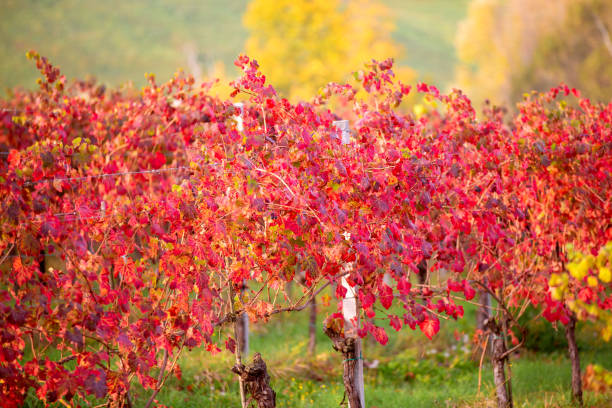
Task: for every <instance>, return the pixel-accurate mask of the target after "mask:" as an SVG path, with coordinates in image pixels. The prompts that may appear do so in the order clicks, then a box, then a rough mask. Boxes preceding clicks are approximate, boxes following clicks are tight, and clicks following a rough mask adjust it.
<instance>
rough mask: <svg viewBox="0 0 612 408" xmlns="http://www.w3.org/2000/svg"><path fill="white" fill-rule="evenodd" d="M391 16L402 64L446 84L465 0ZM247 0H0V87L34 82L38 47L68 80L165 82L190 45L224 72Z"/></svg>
mask: <svg viewBox="0 0 612 408" xmlns="http://www.w3.org/2000/svg"><path fill="white" fill-rule="evenodd" d="M383 3H385V4H386V5H388V6H389V8H390V9H391V11H392V14H393V15H394V16H395V17H396V23H397V30H396V32H395V33H394V36H395V39H396V40H397V41H398V42H399V43H400V44H401V45H402V46H403V48H404V51H405V53H404V56H403V58H402V60H401V62H402V63H403V64H407V65H410V66H412V67H414V68H415V69H417V70H418V71H419V72H420V73H421V74H422V76H423V77H424V78H425V79H427V80H430V81H433V82H434V83H436V84H439V85H444V84H446V83H447V82H448V81H449V80H450V78H451V76H452V73H453V70H452V66H453V65H454V63H455V56H454V46H453V37H454V32H455V28H456V24H457V21H458V20H460V19H461V18H462V17H463V16H464V14H465V8H466V4H467V0H384V1H383ZM246 4H247V0H232V1H230V2H221V1H200V0H180V1H173V2H170V1H166V0H131V1H120V0H105V1H93V0H90V1H85V0H5V1H4V2H3V4H2V11H1V12H0V13H1V14H0V22H1V24H0V35H1V36H2V39H3V41H2V43H0V60H1V61H2V62H1V63H0V89H6V88H8V87H14V86H18V85H19V86H24V87H27V88H33V87H35V86H36V85H35V81H36V78H37V77H38V74H37V72H36V70H35V69H34V66H33V64H32V63H31V62H30V61H27V60H26V58H25V52H26V51H28V50H30V49H35V50H37V51H38V52H39V53H40V54H41V55H44V56H47V57H48V58H50V60H51V61H52V62H54V63H55V64H57V65H59V66H60V68H61V69H62V72H63V73H64V74H66V76H67V77H68V78H84V77H86V76H88V75H93V76H95V77H96V78H97V79H98V80H99V81H101V82H103V83H107V84H110V85H114V86H115V85H120V84H123V83H126V82H128V81H131V82H133V83H134V84H135V85H136V86H140V85H143V84H144V83H145V78H144V73H145V72H152V73H155V74H156V75H157V76H158V78H159V79H160V80H166V79H168V78H169V77H170V76H171V75H172V74H173V73H174V72H175V71H176V70H177V68H179V67H183V68H185V67H186V65H187V64H186V56H185V52H184V50H183V47H184V45H185V44H192V45H193V46H194V48H195V49H196V50H197V52H198V57H199V60H200V62H201V63H202V65H203V69H204V70H206V69H207V67H208V66H210V65H211V64H212V63H213V62H214V61H217V60H220V61H223V62H224V63H225V65H226V66H227V67H228V68H230V69H231V66H232V62H233V60H234V58H235V57H236V56H237V55H238V54H239V53H240V52H241V51H243V46H244V42H245V39H246V36H247V32H246V30H245V29H244V27H243V26H242V14H243V13H244V10H245V7H246Z"/></svg>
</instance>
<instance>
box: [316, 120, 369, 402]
mask: <svg viewBox="0 0 612 408" xmlns="http://www.w3.org/2000/svg"><path fill="white" fill-rule="evenodd" d="M333 125H334V126H335V127H336V128H338V130H340V132H341V133H340V138H341V141H342V144H348V143H350V140H351V139H350V127H349V121H348V120H338V121H334V122H333ZM346 239H347V240H350V234H348V233H347V234H346ZM351 267H352V265H351V264H347V265H345V268H344V270H345V271H348V270H350V268H351ZM340 284H341V285H342V286H343V287H344V288H345V289H346V294H345V296H344V299H343V300H342V316H343V318H344V330H343V331H340V330H338V328H337V327H334V326H333V325H331V326H326V327H325V334H327V336H328V337H329V338H330V339H331V340H332V343H333V346H334V349H335V350H337V351H339V352H341V353H342V356H343V358H344V360H343V364H342V365H343V372H344V373H343V376H342V377H343V381H344V388H345V390H346V397H347V399H348V403H349V407H350V408H365V394H364V387H363V356H362V350H361V339H360V338H359V336H358V335H357V328H358V327H359V313H358V311H359V304H358V302H359V300H358V299H359V298H358V293H359V288H358V287H357V286H351V285H349V283H348V281H347V280H346V278H345V277H343V278H342V279H341V282H340Z"/></svg>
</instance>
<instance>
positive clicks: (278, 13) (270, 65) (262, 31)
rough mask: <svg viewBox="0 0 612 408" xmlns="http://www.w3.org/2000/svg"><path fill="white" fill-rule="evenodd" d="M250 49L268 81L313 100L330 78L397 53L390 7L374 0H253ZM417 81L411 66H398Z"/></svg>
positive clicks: (293, 95)
mask: <svg viewBox="0 0 612 408" xmlns="http://www.w3.org/2000/svg"><path fill="white" fill-rule="evenodd" d="M243 21H244V24H245V26H246V28H247V29H248V30H249V32H250V36H249V38H248V40H247V42H246V52H247V54H248V55H249V56H251V57H253V58H255V59H257V61H258V62H259V64H260V66H261V68H262V71H263V72H264V73H265V74H266V76H267V77H268V78H269V81H270V83H272V84H273V85H274V87H275V88H276V89H277V90H279V91H280V92H281V93H282V94H283V95H285V96H287V97H290V98H292V99H306V98H308V99H309V98H312V97H313V96H315V95H316V93H317V91H318V89H320V88H321V87H322V86H324V85H326V84H327V83H329V82H341V81H346V80H347V79H349V78H350V74H351V72H352V71H355V70H357V69H359V68H361V67H363V63H364V62H367V61H370V60H371V59H376V60H383V59H386V58H389V57H394V58H395V59H396V60H397V57H398V56H399V53H400V48H399V47H398V46H397V45H396V44H395V43H394V42H393V40H392V38H391V33H392V32H393V29H394V23H393V20H392V19H391V15H390V13H389V10H388V9H387V8H386V7H385V6H383V5H382V4H380V3H378V2H376V1H374V0H354V1H350V2H344V1H340V0H276V1H270V0H253V1H251V3H250V4H249V6H248V8H247V10H246V13H245V15H244V18H243ZM396 74H397V75H398V77H400V78H401V79H403V80H405V81H407V80H413V79H414V78H415V75H414V72H413V71H412V70H410V69H406V68H404V69H396Z"/></svg>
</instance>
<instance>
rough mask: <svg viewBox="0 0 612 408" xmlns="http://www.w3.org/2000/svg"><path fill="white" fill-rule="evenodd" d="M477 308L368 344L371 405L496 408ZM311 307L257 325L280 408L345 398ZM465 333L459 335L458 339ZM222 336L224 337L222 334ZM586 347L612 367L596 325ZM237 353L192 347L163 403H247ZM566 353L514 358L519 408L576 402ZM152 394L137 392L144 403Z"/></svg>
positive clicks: (590, 356) (255, 339) (591, 400)
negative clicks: (482, 357)
mask: <svg viewBox="0 0 612 408" xmlns="http://www.w3.org/2000/svg"><path fill="white" fill-rule="evenodd" d="M473 312H474V311H473V310H472V309H470V308H467V315H466V318H465V319H463V320H460V321H457V322H454V321H447V322H443V327H442V328H441V331H440V333H439V335H438V336H437V337H436V338H434V340H433V341H429V340H427V339H426V338H425V336H424V335H423V334H422V333H420V332H419V331H416V332H413V331H411V330H402V331H401V332H399V333H395V332H393V333H392V334H391V336H390V342H389V344H388V345H387V346H386V347H383V346H380V345H378V344H375V343H374V342H372V341H371V340H369V339H366V341H365V342H364V358H365V360H366V362H368V363H369V362H371V361H372V360H375V359H376V360H378V361H379V365H378V367H377V368H375V369H367V368H366V371H365V391H366V402H367V406H368V407H378V408H382V407H407V406H410V407H423V408H430V407H441V408H442V407H444V408H449V407H461V408H467V407H483V408H484V407H490V406H494V404H495V394H494V388H493V379H492V373H491V367H490V365H489V364H488V363H485V364H484V365H483V367H482V383H481V387H480V393H478V377H479V366H478V363H477V360H478V357H479V356H473V355H472V352H471V350H470V349H469V342H468V343H466V342H464V341H465V340H464V337H465V336H464V334H469V333H471V331H470V330H471V329H470V327H471V325H472V322H473V321H474V315H473ZM307 318H308V315H307V312H302V313H297V314H293V315H290V316H289V315H285V316H277V317H276V318H274V319H273V320H272V321H271V322H270V323H269V324H266V325H261V324H256V325H255V327H254V332H252V336H251V350H252V351H259V352H260V353H261V354H262V356H263V357H264V359H265V360H266V362H267V364H268V368H269V371H270V374H271V377H272V386H273V388H274V389H275V390H276V392H277V404H278V405H277V406H278V407H298V408H300V407H303V408H306V407H328V406H329V407H330V406H338V404H339V403H340V402H341V401H342V398H343V392H344V389H343V386H342V382H341V381H342V380H341V375H342V373H341V358H340V356H338V355H337V353H334V352H333V350H332V349H331V346H330V342H329V340H328V339H327V338H326V337H325V336H324V334H323V333H322V331H321V330H320V331H319V332H318V338H317V341H318V343H317V355H316V357H314V358H312V359H311V358H309V357H308V356H307V355H306V347H307V327H308V324H307ZM456 335H457V337H459V340H457V339H456V338H455V336H456ZM221 338H222V337H221ZM579 342H580V345H581V346H582V347H583V348H584V349H585V351H583V353H582V365H583V366H586V365H587V364H589V363H593V362H595V363H597V364H600V365H603V366H604V367H606V368H612V350H610V349H609V347H601V348H599V347H598V346H597V340H596V339H594V338H592V333H591V332H590V331H589V329H588V328H586V329H583V330H582V332H581V336H580V340H579ZM233 363H234V357H233V355H230V354H229V353H228V352H227V351H223V352H221V353H219V354H217V355H215V356H211V355H210V354H209V353H207V352H206V351H203V350H192V351H191V352H188V353H185V354H184V355H183V356H182V358H181V362H180V365H181V368H182V379H181V380H180V381H179V380H177V379H176V378H173V379H172V380H171V381H170V382H169V383H168V384H167V385H166V387H165V388H164V389H163V390H162V392H161V393H160V394H159V401H160V402H161V403H163V404H166V405H168V406H172V407H215V408H217V407H222V406H223V407H224V406H237V405H239V397H238V388H237V381H236V378H235V376H233V374H232V373H231V372H230V371H229V369H230V368H231V366H232V365H233ZM569 367H570V366H569V361H568V359H567V358H566V356H565V353H564V351H563V350H558V351H555V352H552V353H542V352H540V353H534V352H530V351H524V352H522V355H521V356H520V357H519V358H515V359H513V362H512V375H513V383H512V384H513V391H514V397H515V401H516V406H517V407H572V406H574V405H573V404H572V402H571V399H570V394H569V388H570V368H569ZM149 393H150V391H143V390H137V391H136V392H135V396H136V397H137V398H138V401H143V400H145V399H146V397H147V395H148V394H149ZM585 400H586V406H588V407H605V406H609V405H611V404H612V400H611V399H609V398H608V397H606V396H601V395H600V396H598V395H594V394H592V393H588V392H587V393H586V395H585Z"/></svg>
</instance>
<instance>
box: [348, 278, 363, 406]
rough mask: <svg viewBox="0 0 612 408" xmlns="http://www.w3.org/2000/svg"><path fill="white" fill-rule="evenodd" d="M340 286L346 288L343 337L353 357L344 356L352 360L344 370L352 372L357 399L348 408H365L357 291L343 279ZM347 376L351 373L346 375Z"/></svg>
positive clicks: (355, 287)
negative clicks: (355, 402) (350, 341)
mask: <svg viewBox="0 0 612 408" xmlns="http://www.w3.org/2000/svg"><path fill="white" fill-rule="evenodd" d="M342 286H344V287H345V288H346V296H345V297H344V299H343V300H342V315H343V316H344V328H345V337H346V338H350V339H352V340H353V346H354V351H353V353H354V354H353V357H349V356H345V359H350V358H352V359H353V360H348V361H345V363H349V364H345V370H346V369H349V370H353V373H352V378H353V383H354V388H355V392H356V393H357V396H358V398H359V405H356V404H355V405H353V404H351V403H350V400H349V406H350V408H365V392H364V388H363V355H362V350H361V339H360V338H359V336H358V335H357V327H358V326H359V314H358V310H359V309H358V303H359V299H358V291H359V289H358V288H357V286H354V287H351V286H350V285H349V284H348V282H347V281H346V279H345V278H342ZM347 374H349V375H350V374H351V373H346V372H345V376H346V375H347Z"/></svg>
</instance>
